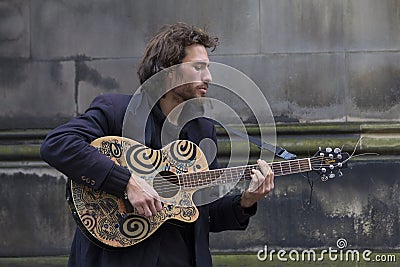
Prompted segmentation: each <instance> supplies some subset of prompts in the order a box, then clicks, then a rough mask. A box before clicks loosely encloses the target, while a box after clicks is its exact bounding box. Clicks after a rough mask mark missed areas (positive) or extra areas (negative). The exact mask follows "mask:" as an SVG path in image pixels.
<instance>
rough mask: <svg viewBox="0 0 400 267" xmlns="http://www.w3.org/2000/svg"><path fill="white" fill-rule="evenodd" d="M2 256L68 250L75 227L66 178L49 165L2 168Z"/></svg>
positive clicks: (0, 216) (33, 254) (36, 254)
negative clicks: (68, 205)
mask: <svg viewBox="0 0 400 267" xmlns="http://www.w3.org/2000/svg"><path fill="white" fill-rule="evenodd" d="M0 183H1V187H0V199H1V203H2V204H1V206H0V218H1V219H0V225H1V227H0V228H1V230H0V231H1V241H0V257H4V256H38V255H60V254H66V253H67V252H68V250H69V247H70V243H71V240H72V234H73V231H74V229H75V225H74V222H73V220H72V217H71V216H70V214H69V211H68V208H67V205H66V201H65V183H66V179H65V177H63V176H62V175H61V174H60V173H58V172H57V171H55V170H54V169H51V168H49V167H31V166H29V165H25V166H24V165H23V164H21V166H20V167H19V168H4V167H3V168H0Z"/></svg>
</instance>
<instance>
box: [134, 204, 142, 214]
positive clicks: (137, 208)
mask: <svg viewBox="0 0 400 267" xmlns="http://www.w3.org/2000/svg"><path fill="white" fill-rule="evenodd" d="M135 208H136V211H137V213H138V214H140V215H144V209H143V207H142V206H138V207H135Z"/></svg>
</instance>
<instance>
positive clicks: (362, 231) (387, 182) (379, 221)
mask: <svg viewBox="0 0 400 267" xmlns="http://www.w3.org/2000/svg"><path fill="white" fill-rule="evenodd" d="M399 173H400V165H399V162H397V161H394V162H369V161H368V162H356V163H350V164H349V168H348V169H345V170H344V171H343V174H344V176H342V177H337V178H335V179H332V180H329V181H328V182H322V181H320V180H318V178H317V177H316V176H313V175H310V177H311V179H312V180H314V181H315V182H314V187H313V194H312V199H311V205H309V200H310V187H309V184H308V181H307V178H306V177H304V176H302V175H290V176H286V177H277V178H276V181H275V185H276V189H275V190H274V193H273V194H272V195H271V196H270V197H269V198H268V199H266V200H264V201H261V202H260V203H259V204H260V205H259V209H258V213H257V215H256V216H255V217H254V218H253V219H252V221H251V224H250V226H249V228H248V229H247V231H245V232H230V233H219V234H212V237H211V243H212V248H213V250H214V251H226V250H236V248H238V247H241V250H250V251H258V250H259V249H262V248H263V246H264V245H268V247H270V248H271V249H272V248H275V249H276V248H302V249H305V248H321V249H327V248H328V247H336V241H337V240H338V239H339V238H344V239H346V240H347V243H348V248H364V249H365V248H370V249H375V250H378V249H380V250H384V251H385V250H386V251H387V250H398V249H399V248H400V238H399V227H398V224H399V222H400V199H399V198H398V190H399V186H400V179H399V178H400V174H399Z"/></svg>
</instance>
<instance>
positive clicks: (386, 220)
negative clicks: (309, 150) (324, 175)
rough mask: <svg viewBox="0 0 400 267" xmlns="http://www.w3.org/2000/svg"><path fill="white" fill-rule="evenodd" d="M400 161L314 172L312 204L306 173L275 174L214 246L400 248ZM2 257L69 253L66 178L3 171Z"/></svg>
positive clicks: (47, 172) (37, 171)
mask: <svg viewBox="0 0 400 267" xmlns="http://www.w3.org/2000/svg"><path fill="white" fill-rule="evenodd" d="M399 173H400V164H399V162H398V161H384V162H382V161H366V162H353V163H350V164H349V168H347V169H345V170H343V174H344V176H343V177H337V178H335V179H332V180H329V181H328V182H322V181H320V180H319V178H318V177H316V176H315V175H314V174H311V175H310V178H311V179H312V180H314V181H315V182H314V188H313V194H312V200H311V205H309V204H308V202H309V199H310V188H309V184H308V181H307V178H306V177H304V176H302V175H290V176H286V177H277V179H276V189H275V191H274V192H273V193H272V195H271V196H270V197H269V198H268V199H266V200H263V201H261V202H260V203H259V207H258V212H257V215H256V216H255V217H254V218H252V220H251V223H250V226H249V228H248V229H247V230H246V231H244V232H239V231H238V232H236V231H228V232H224V233H218V234H212V235H211V249H212V251H214V252H232V251H234V252H240V251H241V252H243V251H249V252H254V251H257V250H259V249H261V248H262V247H263V246H264V245H268V247H270V248H301V249H307V248H321V249H324V248H328V247H329V246H331V247H334V246H335V244H336V241H337V240H338V239H339V238H345V239H346V240H347V243H348V246H349V248H357V249H366V248H369V249H372V250H378V249H379V250H383V251H394V250H398V249H399V248H400V239H399V236H400V234H399V228H398V224H399V221H400V200H399V198H398V190H399V183H400V182H399V181H400V179H399V178H400V177H399ZM0 181H1V184H2V186H1V188H0V191H1V192H0V193H1V194H0V201H1V203H2V205H1V208H0V214H1V220H0V235H1V237H2V238H1V242H0V253H1V254H0V256H43V255H60V254H67V253H68V251H69V246H70V243H71V239H72V235H73V231H74V228H75V225H74V222H73V220H72V217H71V215H70V214H69V210H68V208H67V207H66V202H65V200H64V197H65V178H64V177H63V176H61V175H60V174H59V173H58V172H56V171H54V170H51V169H49V168H46V167H44V168H43V167H41V168H38V167H36V168H32V167H29V166H21V167H20V168H1V169H0Z"/></svg>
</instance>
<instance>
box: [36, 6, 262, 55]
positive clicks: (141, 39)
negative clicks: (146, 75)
mask: <svg viewBox="0 0 400 267" xmlns="http://www.w3.org/2000/svg"><path fill="white" fill-rule="evenodd" d="M258 6H259V3H258V1H240V0H234V1H231V0H223V1H219V2H218V3H215V2H214V1H212V0H207V1H201V2H198V1H189V2H188V1H185V0H167V1H159V0H151V1H122V2H118V4H116V3H115V1H111V0H101V1H85V2H84V3H83V2H82V1H79V0H73V1H61V2H59V1H51V0H50V1H49V0H37V1H32V2H31V8H32V31H33V35H32V56H33V57H34V58H39V59H49V58H64V57H70V56H74V55H82V54H83V55H86V56H89V57H97V58H104V57H107V58H121V57H132V56H136V57H140V56H142V54H143V50H144V47H145V44H146V42H147V41H148V40H149V39H150V38H151V37H152V35H153V34H154V32H155V31H157V30H158V28H159V26H160V25H163V24H170V23H174V22H176V21H185V22H188V23H191V24H198V25H200V26H205V25H209V30H210V31H211V32H218V33H224V34H223V35H222V34H221V42H222V43H223V44H224V45H223V47H221V49H218V51H219V52H220V53H256V52H257V51H258V50H259V39H258V38H259V19H258ZM221 17H223V18H224V19H223V20H221ZM221 22H223V23H221Z"/></svg>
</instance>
